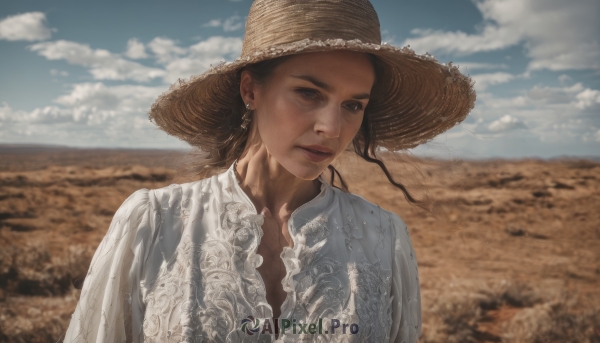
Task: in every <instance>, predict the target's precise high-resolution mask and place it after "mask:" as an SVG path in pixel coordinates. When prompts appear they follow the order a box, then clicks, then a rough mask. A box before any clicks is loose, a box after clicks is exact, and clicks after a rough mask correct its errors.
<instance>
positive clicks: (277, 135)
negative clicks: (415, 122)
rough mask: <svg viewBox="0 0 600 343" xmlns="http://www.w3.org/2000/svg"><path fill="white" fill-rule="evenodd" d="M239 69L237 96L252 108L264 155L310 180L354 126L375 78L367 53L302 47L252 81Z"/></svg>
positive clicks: (341, 146) (343, 144) (348, 139)
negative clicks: (263, 77)
mask: <svg viewBox="0 0 600 343" xmlns="http://www.w3.org/2000/svg"><path fill="white" fill-rule="evenodd" d="M249 78H250V75H249V73H247V72H245V73H243V74H242V83H241V90H242V97H243V98H244V100H245V103H250V105H251V108H252V109H253V110H254V113H253V118H252V121H253V122H252V126H253V127H252V128H251V129H253V130H258V135H259V136H260V138H261V140H262V143H263V144H264V145H265V147H266V149H267V151H268V153H269V155H271V157H273V158H275V159H276V160H277V162H279V164H281V165H282V166H283V167H284V168H285V169H286V170H287V171H289V172H290V173H291V174H293V175H295V176H296V177H298V178H301V179H304V180H314V179H315V178H317V177H318V176H319V175H320V174H321V173H322V172H323V170H325V168H327V166H328V165H329V164H330V163H331V162H332V161H333V160H334V159H335V158H336V157H337V156H338V155H339V154H340V153H342V152H343V151H344V149H345V148H346V147H347V146H348V144H350V142H351V141H352V139H353V138H354V136H355V135H356V133H357V132H358V130H359V128H360V126H361V123H362V120H363V116H364V109H365V107H366V106H367V104H368V102H369V95H370V93H371V88H372V87H373V83H374V82H375V72H374V69H373V65H372V63H371V61H370V60H369V58H368V57H367V55H365V54H363V53H359V52H351V51H333V52H318V53H305V54H300V55H295V56H292V57H290V58H288V59H287V60H285V61H284V62H282V63H281V64H279V65H278V66H277V67H276V68H275V69H274V70H273V72H272V74H271V75H270V76H269V78H268V79H267V81H266V82H265V83H264V84H262V85H258V84H256V83H252V82H251V81H249V80H248V79H249Z"/></svg>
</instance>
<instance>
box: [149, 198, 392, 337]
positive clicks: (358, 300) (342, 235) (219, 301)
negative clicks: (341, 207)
mask: <svg viewBox="0 0 600 343" xmlns="http://www.w3.org/2000/svg"><path fill="white" fill-rule="evenodd" d="M223 209H224V210H223V212H221V213H219V214H218V216H214V217H212V218H206V220H205V221H196V222H195V223H194V225H195V226H192V225H188V226H184V228H183V230H182V231H183V232H182V236H181V239H180V240H179V243H178V244H177V246H176V249H175V251H174V253H172V254H171V255H170V256H171V258H169V259H165V260H164V261H163V262H162V264H161V266H160V268H159V270H158V272H157V273H156V277H155V278H153V279H152V280H149V282H147V283H146V284H144V287H143V289H144V304H145V306H146V312H145V316H144V323H143V330H144V335H145V337H146V341H147V342H165V341H177V342H178V340H179V341H183V340H185V339H187V338H189V337H198V338H202V339H203V340H204V341H216V342H238V341H240V342H241V341H243V342H247V341H248V342H250V341H252V342H272V341H273V340H274V337H275V332H274V325H273V326H272V327H271V329H272V331H269V330H267V329H266V328H265V326H264V323H265V321H266V320H267V319H269V320H270V321H271V323H273V319H274V318H280V320H281V319H286V320H288V321H289V323H294V322H295V323H298V324H299V325H300V324H302V325H307V326H309V325H310V324H317V323H319V322H321V323H325V324H323V325H325V326H331V325H332V321H333V320H335V321H336V322H339V323H340V330H341V328H343V324H347V325H348V326H347V327H350V325H352V324H356V325H358V327H360V330H359V331H358V332H357V333H356V335H354V336H346V337H345V336H343V335H342V336H339V340H344V341H345V340H348V339H349V338H351V340H352V341H354V340H355V341H357V342H358V341H360V342H381V341H385V337H386V335H387V334H389V325H391V324H390V323H391V314H390V308H389V294H390V287H391V280H390V275H391V272H390V270H391V254H390V253H389V252H390V251H392V249H391V246H390V240H389V239H385V238H384V239H381V237H380V234H378V233H377V231H376V230H379V229H378V228H377V227H376V226H373V227H371V231H370V228H369V227H368V225H362V227H361V226H358V227H357V225H356V223H357V222H360V219H358V218H357V219H354V218H353V220H352V221H350V222H347V221H344V219H343V217H342V216H340V215H337V216H336V215H334V214H333V215H329V216H325V215H318V214H316V215H311V216H310V217H308V220H305V221H303V222H300V223H298V222H292V225H294V227H292V228H290V229H289V230H288V231H289V232H290V240H291V241H293V245H292V246H291V247H290V245H287V244H289V243H287V242H286V240H285V238H278V239H281V244H279V249H280V251H278V250H279V249H273V247H277V245H270V246H266V245H265V246H261V244H260V243H261V242H262V241H264V240H265V239H270V238H267V236H266V234H265V232H264V231H266V230H267V229H266V228H265V229H264V230H263V225H264V220H263V219H262V218H260V217H256V214H255V213H252V211H250V210H249V209H247V208H246V209H245V208H244V207H243V206H241V205H235V206H230V207H227V206H224V207H223ZM228 211H229V212H228ZM215 219H218V220H219V221H220V222H219V225H215V221H214V220H215ZM190 223H191V221H190ZM201 230H204V231H205V232H207V234H206V235H198V234H197V233H198V232H202V231H201ZM279 230H281V227H280V228H279ZM167 234H168V231H165V232H164V233H163V234H162V236H161V237H163V240H166V239H167V238H168V237H166V235H167ZM286 243H287V244H286ZM159 253H160V254H161V255H159ZM150 254H151V255H154V256H156V257H157V258H159V257H160V256H163V255H165V256H166V255H167V254H165V253H164V251H163V252H160V251H159V247H155V250H154V251H152V252H150ZM263 254H264V255H263ZM270 256H273V257H270ZM261 259H262V263H261ZM267 305H270V306H267ZM273 309H280V312H281V313H280V314H279V315H277V313H274V312H275V311H274V310H273ZM249 318H253V320H252V323H255V322H256V321H255V319H259V324H258V326H256V327H255V326H254V324H253V325H252V327H249V326H248V325H247V326H246V327H245V330H244V331H242V330H241V326H242V325H243V323H244V322H245V321H246V322H245V323H246V324H247V323H248V322H247V320H248V319H249ZM261 323H262V324H261ZM333 323H335V322H333ZM290 325H291V324H290ZM254 330H258V331H256V333H259V334H255V332H254ZM298 330H299V331H300V328H299V327H298ZM251 333H252V335H250V334H251ZM347 334H348V335H350V332H349V331H348V333H347ZM285 335H289V337H291V338H293V339H298V340H300V339H302V340H307V341H313V340H314V341H318V338H317V337H316V336H314V335H312V334H309V333H307V332H306V331H304V330H303V331H302V332H298V333H294V332H293V328H292V327H291V326H290V327H289V328H288V330H287V331H286V332H285V334H284V336H285ZM297 335H300V336H302V335H305V337H300V336H297ZM329 339H330V340H331V337H330V338H329ZM336 340H337V338H335V339H333V341H336Z"/></svg>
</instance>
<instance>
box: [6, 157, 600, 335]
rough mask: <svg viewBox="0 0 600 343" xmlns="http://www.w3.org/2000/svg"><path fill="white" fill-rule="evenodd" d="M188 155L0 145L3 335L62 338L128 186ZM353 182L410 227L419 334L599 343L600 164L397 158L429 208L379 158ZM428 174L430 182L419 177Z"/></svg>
mask: <svg viewBox="0 0 600 343" xmlns="http://www.w3.org/2000/svg"><path fill="white" fill-rule="evenodd" d="M179 158H180V153H177V152H168V151H133V150H132V151H123V150H116V151H115V150H73V149H57V148H51V149H41V148H39V147H19V148H15V147H0V342H2V341H5V342H56V341H57V340H59V339H60V337H61V335H62V334H63V333H64V331H65V330H66V328H67V326H68V323H69V320H70V317H71V313H72V312H73V310H74V308H75V305H76V303H77V299H78V296H79V288H80V287H81V285H82V283H83V280H84V277H85V275H86V272H87V268H88V265H89V262H90V260H91V257H92V255H93V253H94V251H95V249H96V247H97V245H98V244H99V242H100V241H101V239H102V238H103V236H104V234H105V232H106V230H107V229H108V226H109V224H110V221H111V219H112V216H113V214H114V213H115V211H116V209H117V208H118V207H119V205H120V204H121V203H122V202H123V200H125V199H126V198H127V197H128V196H129V195H130V194H131V193H132V192H134V191H135V190H137V189H140V188H159V187H163V186H165V185H168V184H170V183H171V182H172V180H173V177H174V176H175V172H174V170H173V169H171V167H172V166H173V165H174V164H175V163H176V161H178V159H179ZM337 166H338V167H339V169H340V172H341V174H342V175H343V176H344V178H345V180H346V181H347V182H348V183H349V185H350V190H351V191H352V192H354V193H357V194H360V195H362V196H363V197H365V198H366V199H367V200H370V201H372V202H375V203H377V204H379V205H381V206H382V207H383V208H386V209H389V210H392V211H394V212H396V213H398V214H399V215H400V217H402V218H403V219H404V221H405V222H406V223H407V225H408V227H409V230H410V234H411V238H412V241H413V245H414V248H415V250H416V253H417V260H418V262H419V272H420V279H421V293H422V305H423V307H422V308H423V335H422V337H421V341H420V342H427V343H429V342H457V343H458V342H461V343H462V342H540V343H541V342H560V343H563V342H600V211H599V209H600V163H598V162H594V161H589V160H560V161H541V160H518V161H517V160H490V161H437V160H429V159H424V160H417V159H413V158H409V157H405V158H404V160H403V161H399V160H395V159H394V160H390V162H389V166H390V169H391V170H392V171H393V173H394V175H397V176H398V180H399V181H401V182H403V183H405V184H406V185H407V186H408V187H409V190H411V191H412V193H413V194H414V195H416V196H418V197H423V196H425V195H429V196H430V198H431V199H433V200H435V203H433V206H432V208H433V211H432V212H427V211H424V210H422V209H420V208H418V207H415V206H411V205H409V204H408V203H407V201H406V200H405V199H404V197H403V196H402V194H401V192H399V191H398V190H395V189H393V188H392V187H391V186H390V185H389V183H387V182H386V180H385V178H384V176H383V174H382V173H381V172H380V171H378V170H377V168H375V167H374V166H372V165H367V164H366V163H365V162H360V161H358V160H356V159H354V158H353V157H349V156H345V157H343V158H342V159H340V161H338V163H337ZM423 184H426V186H423Z"/></svg>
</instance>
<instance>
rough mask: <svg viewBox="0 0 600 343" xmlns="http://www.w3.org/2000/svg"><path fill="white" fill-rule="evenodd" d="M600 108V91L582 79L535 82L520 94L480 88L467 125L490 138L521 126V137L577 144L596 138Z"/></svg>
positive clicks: (555, 142) (468, 127)
mask: <svg viewBox="0 0 600 343" xmlns="http://www.w3.org/2000/svg"><path fill="white" fill-rule="evenodd" d="M598 109H600V91H599V90H594V89H590V88H585V87H584V86H583V85H582V84H581V83H577V84H574V85H572V86H568V87H542V86H534V87H532V88H531V89H529V90H526V91H523V92H522V94H521V95H519V96H516V97H497V96H494V95H493V94H491V93H486V92H480V93H478V94H477V104H476V106H475V109H474V110H473V111H472V112H471V115H470V116H469V117H470V118H471V120H470V121H467V123H466V125H468V126H467V127H465V128H466V129H468V130H469V131H471V132H474V133H475V134H478V135H483V136H485V137H487V138H489V139H495V138H498V137H503V136H504V134H505V132H507V131H511V130H513V129H516V128H521V129H523V131H522V132H521V133H520V134H519V135H520V136H521V137H525V136H528V137H531V138H535V139H536V140H538V141H540V142H546V143H548V144H559V143H560V142H563V143H565V144H566V143H567V142H570V144H573V145H575V144H576V143H577V142H582V141H586V139H587V141H593V139H591V137H592V136H593V134H594V133H595V132H596V131H597V130H598V128H600V116H598V115H597V114H598ZM461 125H465V124H461ZM586 137H588V138H586ZM599 148H600V147H599Z"/></svg>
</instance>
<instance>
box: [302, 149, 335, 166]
mask: <svg viewBox="0 0 600 343" xmlns="http://www.w3.org/2000/svg"><path fill="white" fill-rule="evenodd" d="M300 150H302V152H303V153H304V155H305V156H306V157H307V158H308V159H309V160H311V161H313V162H322V161H325V160H326V159H328V158H330V157H331V156H333V150H332V149H330V148H327V147H324V146H321V145H307V146H301V147H300Z"/></svg>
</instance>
